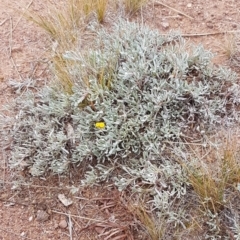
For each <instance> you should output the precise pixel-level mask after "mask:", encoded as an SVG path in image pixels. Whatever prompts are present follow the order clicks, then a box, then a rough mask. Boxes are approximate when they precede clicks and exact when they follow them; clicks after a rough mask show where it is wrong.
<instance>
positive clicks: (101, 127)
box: [95, 122, 105, 129]
mask: <svg viewBox="0 0 240 240" xmlns="http://www.w3.org/2000/svg"><path fill="white" fill-rule="evenodd" d="M95 127H96V128H99V129H103V128H105V122H96V123H95Z"/></svg>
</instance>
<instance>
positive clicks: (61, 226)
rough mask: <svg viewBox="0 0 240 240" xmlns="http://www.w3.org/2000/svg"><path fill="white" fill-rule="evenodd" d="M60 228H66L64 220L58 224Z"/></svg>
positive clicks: (66, 224)
mask: <svg viewBox="0 0 240 240" xmlns="http://www.w3.org/2000/svg"><path fill="white" fill-rule="evenodd" d="M58 226H59V227H60V228H66V227H67V226H68V223H67V221H66V220H64V219H63V220H61V221H60V223H59V224H58Z"/></svg>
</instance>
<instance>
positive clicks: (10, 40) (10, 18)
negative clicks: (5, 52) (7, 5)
mask: <svg viewBox="0 0 240 240" xmlns="http://www.w3.org/2000/svg"><path fill="white" fill-rule="evenodd" d="M9 21H10V31H9V34H10V39H9V56H10V58H11V56H12V36H13V34H12V33H13V21H12V17H11V16H9Z"/></svg>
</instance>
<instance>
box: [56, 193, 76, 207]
mask: <svg viewBox="0 0 240 240" xmlns="http://www.w3.org/2000/svg"><path fill="white" fill-rule="evenodd" d="M58 199H59V200H60V202H61V203H62V204H63V205H64V206H65V207H68V206H70V205H71V204H72V203H73V202H72V200H71V199H68V198H66V197H65V195H64V194H58Z"/></svg>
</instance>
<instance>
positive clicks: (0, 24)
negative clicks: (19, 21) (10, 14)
mask: <svg viewBox="0 0 240 240" xmlns="http://www.w3.org/2000/svg"><path fill="white" fill-rule="evenodd" d="M7 20H8V18H6V19H5V20H3V21H2V22H1V23H0V26H2V25H3V24H4V23H5V22H6V21H7Z"/></svg>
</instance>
